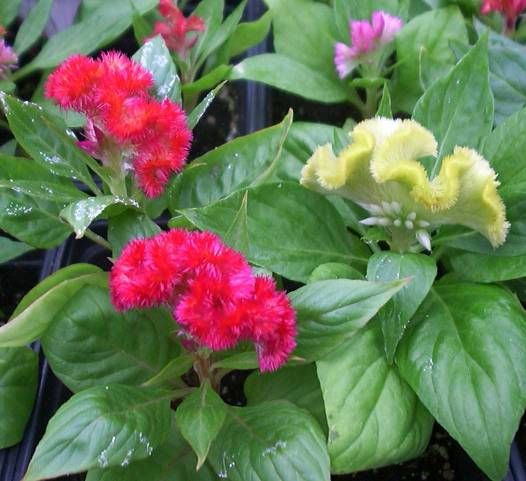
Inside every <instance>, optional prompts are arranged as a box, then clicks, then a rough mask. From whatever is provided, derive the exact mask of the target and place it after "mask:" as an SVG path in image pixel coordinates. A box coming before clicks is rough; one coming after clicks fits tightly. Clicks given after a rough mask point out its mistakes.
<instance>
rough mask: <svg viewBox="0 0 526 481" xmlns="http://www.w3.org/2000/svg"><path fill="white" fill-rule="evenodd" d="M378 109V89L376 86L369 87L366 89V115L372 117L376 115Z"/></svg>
mask: <svg viewBox="0 0 526 481" xmlns="http://www.w3.org/2000/svg"><path fill="white" fill-rule="evenodd" d="M377 110H378V90H377V89H376V87H367V88H366V89H365V108H364V113H365V115H364V117H365V118H368V119H369V118H371V117H374V116H375V114H376V111H377Z"/></svg>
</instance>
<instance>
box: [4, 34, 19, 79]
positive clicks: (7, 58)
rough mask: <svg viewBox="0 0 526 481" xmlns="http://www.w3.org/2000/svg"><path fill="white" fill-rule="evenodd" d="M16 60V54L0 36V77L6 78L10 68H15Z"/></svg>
mask: <svg viewBox="0 0 526 481" xmlns="http://www.w3.org/2000/svg"><path fill="white" fill-rule="evenodd" d="M17 62H18V56H17V55H16V53H15V51H14V50H13V49H12V48H11V47H10V46H9V45H7V43H6V42H5V40H4V39H3V38H0V79H5V78H7V75H8V74H9V73H10V72H11V70H13V69H14V68H16V64H17Z"/></svg>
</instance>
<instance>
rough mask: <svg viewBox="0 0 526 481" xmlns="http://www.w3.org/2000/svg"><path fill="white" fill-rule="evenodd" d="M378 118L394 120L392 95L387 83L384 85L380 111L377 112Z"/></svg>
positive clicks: (379, 106)
mask: <svg viewBox="0 0 526 481" xmlns="http://www.w3.org/2000/svg"><path fill="white" fill-rule="evenodd" d="M376 116H377V117H387V118H388V119H392V118H393V108H392V106H391V94H390V93H389V87H388V85H387V83H384V89H383V93H382V98H381V100H380V104H379V105H378V110H377V111H376Z"/></svg>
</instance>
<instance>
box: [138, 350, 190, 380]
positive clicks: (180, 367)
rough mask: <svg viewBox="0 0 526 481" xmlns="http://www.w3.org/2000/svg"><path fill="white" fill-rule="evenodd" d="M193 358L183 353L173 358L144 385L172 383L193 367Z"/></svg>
mask: <svg viewBox="0 0 526 481" xmlns="http://www.w3.org/2000/svg"><path fill="white" fill-rule="evenodd" d="M192 363H193V360H192V358H191V357H190V356H189V355H188V354H187V353H184V354H181V355H180V356H177V357H176V358H175V359H172V360H171V361H170V362H169V363H168V364H166V366H164V367H163V368H162V369H161V370H160V371H159V373H158V374H156V375H155V376H153V377H152V378H151V379H148V380H147V381H146V382H144V383H143V384H142V385H143V386H162V385H165V384H166V385H170V384H172V383H174V381H176V380H177V378H179V377H181V376H182V375H183V374H184V373H185V372H187V371H188V370H189V369H190V368H191V367H192Z"/></svg>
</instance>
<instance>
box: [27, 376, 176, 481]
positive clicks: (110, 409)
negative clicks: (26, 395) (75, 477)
mask: <svg viewBox="0 0 526 481" xmlns="http://www.w3.org/2000/svg"><path fill="white" fill-rule="evenodd" d="M170 397H171V395H170V394H166V392H165V391H164V392H163V391H158V390H153V389H146V388H143V389H139V388H136V387H130V386H119V385H113V386H98V387H94V388H91V389H88V390H86V391H82V392H80V393H78V394H75V395H74V396H73V397H72V398H71V399H69V401H67V402H66V403H65V404H63V405H62V406H61V407H60V408H59V410H58V411H57V412H56V414H55V415H54V416H53V418H51V420H50V421H49V424H48V426H47V429H46V432H45V434H44V437H43V438H42V439H41V440H40V442H39V443H38V446H37V448H36V451H35V454H34V455H33V458H32V459H31V463H30V464H29V467H28V469H27V473H26V475H25V476H24V478H23V479H24V481H38V480H41V479H48V478H55V477H59V476H61V475H65V474H71V473H79V472H82V471H86V470H88V469H92V468H97V467H99V468H106V467H112V466H122V465H125V466H126V465H127V464H129V463H131V462H133V461H135V460H140V459H144V458H147V457H148V456H151V455H152V453H153V452H154V451H155V450H156V449H157V448H159V446H161V445H162V443H163V441H164V440H165V439H166V437H167V435H168V433H169V431H170Z"/></svg>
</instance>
